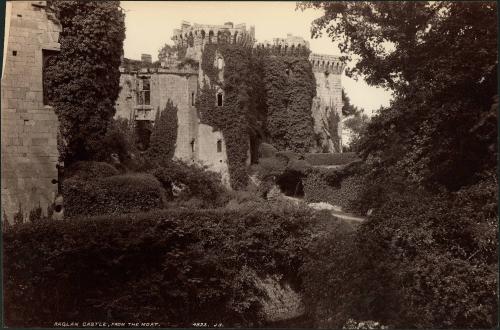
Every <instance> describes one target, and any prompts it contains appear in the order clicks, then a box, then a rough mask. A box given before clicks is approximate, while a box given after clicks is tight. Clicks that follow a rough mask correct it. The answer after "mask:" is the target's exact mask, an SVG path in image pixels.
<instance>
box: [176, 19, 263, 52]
mask: <svg viewBox="0 0 500 330" xmlns="http://www.w3.org/2000/svg"><path fill="white" fill-rule="evenodd" d="M221 39H224V41H225V42H229V43H240V42H242V43H250V44H253V43H254V42H255V27H253V26H250V28H249V29H248V30H247V28H246V24H245V23H241V24H236V25H234V24H233V22H226V23H224V24H223V25H209V24H197V23H194V24H191V23H189V22H185V21H183V22H182V24H181V28H180V29H174V33H173V37H172V40H173V41H174V43H175V44H176V45H177V46H180V47H194V46H198V45H202V46H203V45H205V44H216V43H219V42H220V41H221Z"/></svg>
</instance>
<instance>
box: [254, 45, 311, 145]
mask: <svg viewBox="0 0 500 330" xmlns="http://www.w3.org/2000/svg"><path fill="white" fill-rule="evenodd" d="M261 61H262V65H263V88H264V90H265V102H266V103H265V106H266V109H267V120H266V128H267V132H268V134H269V141H270V143H271V144H273V145H274V146H275V147H276V148H278V149H279V150H290V151H295V152H307V151H309V149H310V148H312V147H313V146H314V141H315V140H314V123H313V118H312V115H311V106H312V100H313V97H314V96H315V95H316V83H315V80H314V75H313V73H312V68H311V64H310V63H309V60H308V58H307V57H306V56H290V55H285V56H276V55H267V56H264V57H263V58H262V59H261Z"/></svg>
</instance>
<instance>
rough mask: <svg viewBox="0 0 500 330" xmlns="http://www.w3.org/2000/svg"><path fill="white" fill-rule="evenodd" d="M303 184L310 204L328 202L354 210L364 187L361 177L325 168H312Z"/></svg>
mask: <svg viewBox="0 0 500 330" xmlns="http://www.w3.org/2000/svg"><path fill="white" fill-rule="evenodd" d="M302 183H303V186H304V196H305V199H306V200H307V201H308V202H327V203H330V204H332V205H337V206H340V207H342V208H344V209H353V206H352V205H353V203H355V202H356V201H357V200H358V197H359V194H360V191H361V189H362V187H363V179H362V177H361V176H359V175H355V174H347V173H345V172H344V171H343V170H338V169H325V168H310V169H309V170H308V171H307V174H306V175H305V177H304V178H303V179H302ZM365 213H366V212H365Z"/></svg>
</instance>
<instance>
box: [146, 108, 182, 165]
mask: <svg viewBox="0 0 500 330" xmlns="http://www.w3.org/2000/svg"><path fill="white" fill-rule="evenodd" d="M177 111H178V109H177V106H175V105H174V103H173V102H172V100H170V99H168V101H167V104H166V105H165V108H164V109H163V110H162V111H161V112H160V111H158V112H157V114H156V120H155V124H154V126H153V131H152V132H151V137H150V142H149V148H148V150H147V151H146V156H147V158H148V160H149V161H150V162H155V161H160V162H164V161H170V160H171V159H172V157H174V153H175V145H176V141H177V126H178V123H177Z"/></svg>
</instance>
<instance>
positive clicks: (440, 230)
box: [302, 179, 498, 328]
mask: <svg viewBox="0 0 500 330" xmlns="http://www.w3.org/2000/svg"><path fill="white" fill-rule="evenodd" d="M496 200H497V185H496V182H495V181H494V180H492V179H488V180H487V181H482V182H481V183H480V184H479V185H476V186H472V187H468V188H466V189H463V190H461V191H459V192H458V193H456V194H453V195H451V196H450V195H447V194H443V195H440V196H432V195H429V194H428V193H426V192H425V191H406V192H405V193H400V194H398V195H393V196H392V200H390V201H387V202H386V204H385V206H384V208H380V209H377V210H375V212H374V213H373V215H372V216H371V217H370V218H369V221H367V222H366V223H363V224H362V225H361V227H360V229H359V230H358V231H357V232H356V233H355V234H345V235H330V236H328V237H324V238H323V239H321V240H317V242H316V243H315V248H313V249H312V251H314V252H313V253H312V255H311V256H310V259H309V261H308V262H307V264H306V265H305V266H304V267H303V269H302V270H303V273H302V275H303V279H304V281H305V283H304V292H305V295H306V296H305V297H306V305H307V306H309V308H310V310H309V312H310V313H311V315H313V316H314V317H315V318H316V320H317V322H318V324H317V326H326V327H332V328H338V327H340V326H342V324H344V323H345V322H346V321H347V319H349V318H353V319H358V320H359V319H363V320H366V319H369V320H375V321H379V322H381V323H382V324H386V325H391V326H394V327H397V328H411V327H419V328H450V327H453V328H473V327H476V328H477V327H482V328H490V327H493V326H495V325H496V324H497V274H498V259H497V258H498V256H497V243H496V242H497V239H498V238H497V229H498V228H497V226H498V224H497V202H496ZM324 283H328V285H327V286H325V285H324ZM339 297H342V299H339Z"/></svg>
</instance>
